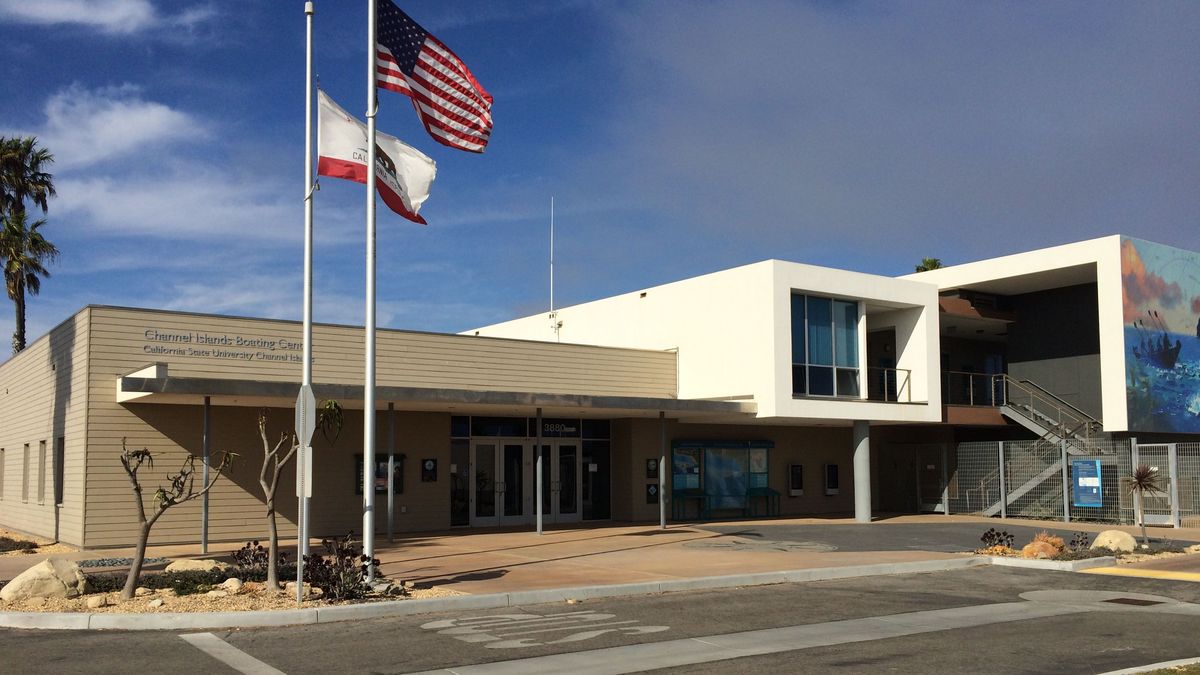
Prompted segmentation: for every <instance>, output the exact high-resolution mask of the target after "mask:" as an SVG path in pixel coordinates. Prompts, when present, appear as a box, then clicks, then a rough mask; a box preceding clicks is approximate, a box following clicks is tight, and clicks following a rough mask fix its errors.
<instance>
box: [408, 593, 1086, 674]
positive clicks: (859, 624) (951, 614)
mask: <svg viewBox="0 0 1200 675" xmlns="http://www.w3.org/2000/svg"><path fill="white" fill-rule="evenodd" d="M1086 611H1089V610H1088V608H1085V607H1079V606H1070V605H1064V606H1059V605H1054V604H1050V603H1040V602H1010V603H999V604H994V605H974V606H968V607H955V608H951V609H936V610H929V611H924V612H908V613H904V614H893V615H885V616H877V617H866V618H863V619H847V620H843V621H832V622H829V623H819V624H806V625H801V626H786V627H783V628H768V629H764V630H753V631H745V632H741V633H726V634H723V635H705V636H702V638H681V639H679V640H667V641H664V642H645V643H642V644H636V645H628V646H624V647H607V648H603V649H593V650H589V651H582V652H567V653H562V654H552V655H548V656H536V657H531V658H527V659H516V660H512V661H494V662H491V663H480V664H476V665H469V666H453V667H452V668H453V670H451V669H449V668H448V669H443V670H430V671H426V672H425V673H423V674H422V675H432V674H434V673H442V674H443V675H444V674H445V673H450V672H453V673H455V675H510V674H511V675H533V674H535V673H572V675H612V674H617V673H633V672H640V671H645V670H654V669H657V668H671V667H679V666H687V665H691V664H696V663H708V662H711V661H723V660H726V659H734V658H738V657H743V656H759V655H763V654H777V653H780V652H790V651H795V650H799V649H809V648H812V647H823V646H830V645H841V644H848V643H854V642H866V641H872V640H883V639H887V638H895V637H904V636H907V635H917V634H920V633H933V632H938V631H944V630H954V629H958V628H969V627H973V626H987V625H991V624H996V623H1004V622H1009V621H1025V620H1028V619H1037V618H1044V617H1051V616H1062V615H1066V614H1076V613H1081V612H1086Z"/></svg>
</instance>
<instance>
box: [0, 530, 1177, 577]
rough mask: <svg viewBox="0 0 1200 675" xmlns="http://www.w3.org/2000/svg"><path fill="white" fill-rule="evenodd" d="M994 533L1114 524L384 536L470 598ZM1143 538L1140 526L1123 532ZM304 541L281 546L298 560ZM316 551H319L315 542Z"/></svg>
mask: <svg viewBox="0 0 1200 675" xmlns="http://www.w3.org/2000/svg"><path fill="white" fill-rule="evenodd" d="M988 528H996V529H1007V530H1009V531H1010V532H1013V533H1014V534H1016V535H1017V545H1018V546H1019V545H1021V544H1023V543H1025V540H1026V539H1028V538H1030V537H1032V533H1034V532H1036V531H1040V530H1042V529H1049V530H1051V531H1057V532H1059V533H1060V534H1067V535H1068V537H1069V535H1070V533H1071V532H1073V531H1088V532H1092V533H1095V532H1099V531H1100V530H1104V529H1112V527H1111V526H1108V525H1095V524H1087V523H1061V522H1054V521H1046V522H1039V521H1029V520H1013V519H1010V520H1000V519H996V518H978V517H971V516H938V515H926V516H899V517H885V518H881V519H879V520H877V521H876V522H873V523H855V522H854V520H853V518H851V517H831V518H794V519H771V520H759V521H720V522H716V523H702V524H685V525H678V524H671V525H669V526H668V527H667V529H666V530H662V529H659V528H658V526H657V525H641V524H639V525H627V524H606V525H599V526H597V525H593V524H588V525H579V524H576V525H574V526H571V527H560V528H554V529H549V530H547V531H546V533H545V534H543V535H541V536H539V535H538V534H537V533H536V532H532V531H530V530H529V529H528V528H521V529H519V530H517V529H513V530H482V531H481V530H454V531H450V532H439V533H428V534H425V533H421V534H413V535H409V536H405V537H402V538H397V539H396V541H395V542H393V543H389V542H387V541H386V538H385V537H378V538H377V539H376V557H377V558H379V559H380V561H381V569H382V572H383V574H384V575H385V576H387V577H388V578H392V579H398V580H404V581H415V582H418V583H421V584H427V585H430V586H444V587H447V588H452V589H454V590H456V591H459V592H462V593H469V594H491V593H509V592H515V591H526V590H539V589H553V588H568V587H579V586H597V585H609V584H635V583H654V582H664V581H674V580H683V579H698V578H703V577H715V576H728V575H734V574H755V573H766V572H780V571H791V570H804V569H817V568H822V569H828V568H837V567H847V566H861V565H886V564H892V563H909V562H918V561H933V560H946V559H953V558H956V557H961V555H962V553H961V552H965V551H969V550H971V549H973V548H974V547H976V546H979V536H980V535H981V534H983V532H984V531H985V530H987V529H988ZM1120 529H1125V530H1127V531H1131V532H1132V531H1136V528H1120ZM1151 537H1153V538H1163V539H1166V538H1170V539H1173V540H1175V541H1179V542H1183V543H1190V542H1195V541H1200V530H1197V529H1190V530H1171V529H1163V528H1153V529H1151ZM295 543H296V542H295V541H294V540H292V541H284V542H282V545H283V548H284V550H286V551H288V553H289V557H290V558H294V554H295ZM241 545H242V543H241V542H238V543H223V544H214V545H212V546H211V547H210V552H209V556H208V557H215V558H223V559H226V560H228V559H229V556H230V554H231V553H232V552H233V551H235V550H237V549H238V548H240V547H241ZM312 548H313V550H314V551H315V550H319V549H320V544H319V542H316V541H314V542H313V544H312ZM132 553H133V549H103V550H91V551H74V552H70V553H67V554H59V555H60V556H61V557H66V558H69V559H73V560H83V559H96V558H121V557H129V556H130V555H132ZM45 557H47V556H41V555H10V556H3V557H0V579H11V578H13V577H14V576H16V575H17V574H19V573H20V572H22V571H23V570H25V569H27V568H28V567H30V566H32V565H34V564H36V563H37V562H39V561H40V560H42V559H44V558H45ZM147 557H165V558H197V557H200V553H199V547H198V546H195V545H191V546H157V547H151V548H150V550H149V551H148V552H147ZM1176 560H1177V561H1178V560H1182V562H1174V563H1172V566H1173V567H1172V568H1173V569H1175V570H1176V571H1180V572H1193V571H1194V572H1200V556H1188V559H1176Z"/></svg>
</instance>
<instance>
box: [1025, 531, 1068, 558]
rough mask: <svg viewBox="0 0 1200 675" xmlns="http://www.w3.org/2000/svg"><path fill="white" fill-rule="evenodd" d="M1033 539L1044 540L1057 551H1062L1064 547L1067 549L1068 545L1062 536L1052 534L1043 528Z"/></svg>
mask: <svg viewBox="0 0 1200 675" xmlns="http://www.w3.org/2000/svg"><path fill="white" fill-rule="evenodd" d="M1033 540H1034V541H1044V542H1046V543H1047V544H1050V545H1051V546H1053V547H1054V549H1055V550H1056V551H1058V552H1059V553H1062V552H1063V549H1065V548H1066V547H1067V545H1066V544H1065V543H1063V538H1062V537H1059V536H1055V535H1053V534H1050V533H1049V532H1047V531H1046V530H1042V531H1041V532H1038V533H1037V534H1035V535H1033Z"/></svg>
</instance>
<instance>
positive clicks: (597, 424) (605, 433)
mask: <svg viewBox="0 0 1200 675" xmlns="http://www.w3.org/2000/svg"><path fill="white" fill-rule="evenodd" d="M609 433H610V432H609V425H608V420H583V437H584V438H608V437H609Z"/></svg>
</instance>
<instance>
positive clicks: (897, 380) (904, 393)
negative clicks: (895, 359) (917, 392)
mask: <svg viewBox="0 0 1200 675" xmlns="http://www.w3.org/2000/svg"><path fill="white" fill-rule="evenodd" d="M867 374H868V384H867V398H868V399H869V400H872V401H880V400H882V401H884V402H889V403H890V402H896V403H899V402H901V401H903V402H905V403H912V387H911V379H912V370H910V369H908V368H880V367H876V366H868V367H867ZM901 376H903V377H901ZM872 385H878V387H873V386H872ZM889 385H890V386H889Z"/></svg>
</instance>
